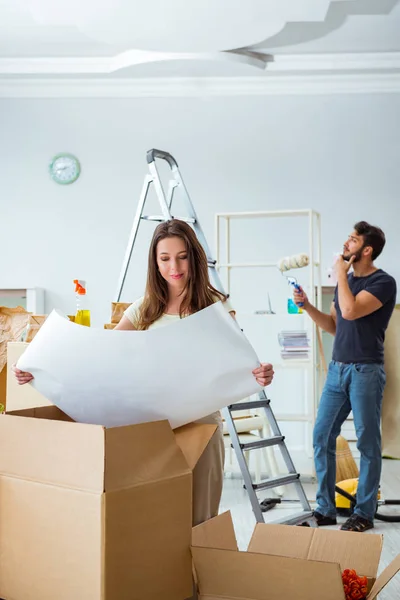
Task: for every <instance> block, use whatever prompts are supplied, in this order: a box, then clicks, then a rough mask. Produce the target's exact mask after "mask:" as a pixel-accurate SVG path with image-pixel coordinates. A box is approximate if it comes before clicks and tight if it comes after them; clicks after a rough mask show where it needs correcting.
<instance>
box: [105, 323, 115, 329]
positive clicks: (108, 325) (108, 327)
mask: <svg viewBox="0 0 400 600" xmlns="http://www.w3.org/2000/svg"><path fill="white" fill-rule="evenodd" d="M117 325H118V323H105V324H104V329H114V327H116V326H117Z"/></svg>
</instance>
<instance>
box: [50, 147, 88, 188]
mask: <svg viewBox="0 0 400 600" xmlns="http://www.w3.org/2000/svg"><path fill="white" fill-rule="evenodd" d="M49 172H50V176H51V178H52V179H53V180H54V181H55V182H56V183H60V184H62V185H66V184H68V183H73V182H74V181H76V180H77V179H78V177H79V175H80V172H81V165H80V164H79V160H78V159H77V158H76V157H75V156H74V155H73V154H68V153H67V152H61V153H60V154H56V155H55V156H54V157H53V158H52V160H51V162H50V165H49Z"/></svg>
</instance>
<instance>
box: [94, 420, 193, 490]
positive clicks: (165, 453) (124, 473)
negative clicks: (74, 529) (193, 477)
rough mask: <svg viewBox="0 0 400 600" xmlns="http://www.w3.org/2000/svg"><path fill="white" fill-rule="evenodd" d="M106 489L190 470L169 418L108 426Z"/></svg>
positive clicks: (118, 487)
mask: <svg viewBox="0 0 400 600" xmlns="http://www.w3.org/2000/svg"><path fill="white" fill-rule="evenodd" d="M105 437H106V462H105V478H104V482H105V490H106V491H111V490H117V489H123V488H129V487H133V486H136V485H143V484H146V483H149V482H151V481H160V480H163V479H169V478H171V477H177V476H181V475H182V474H185V473H190V469H189V467H188V465H187V463H186V461H185V458H184V456H183V455H182V452H181V451H180V449H179V447H178V445H177V443H176V441H175V436H174V433H173V431H172V429H171V426H170V424H169V422H168V421H155V422H152V423H140V424H138V425H128V426H125V427H114V428H111V429H106V431H105Z"/></svg>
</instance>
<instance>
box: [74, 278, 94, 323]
mask: <svg viewBox="0 0 400 600" xmlns="http://www.w3.org/2000/svg"><path fill="white" fill-rule="evenodd" d="M74 284H75V294H76V315H75V323H77V324H78V325H85V326H86V327H90V310H89V309H88V306H87V295H86V281H83V280H82V279H74Z"/></svg>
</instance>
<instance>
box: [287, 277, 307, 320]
mask: <svg viewBox="0 0 400 600" xmlns="http://www.w3.org/2000/svg"><path fill="white" fill-rule="evenodd" d="M287 280H288V283H289V285H291V286H293V288H294V289H295V290H296V292H300V290H301V288H300V286H299V284H298V283H297V280H296V279H295V278H294V277H287ZM303 306H304V304H303V302H300V303H299V304H295V302H294V300H293V298H292V296H291V295H290V296H289V297H288V301H287V311H288V313H289V315H299V314H301V313H302V312H303Z"/></svg>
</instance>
